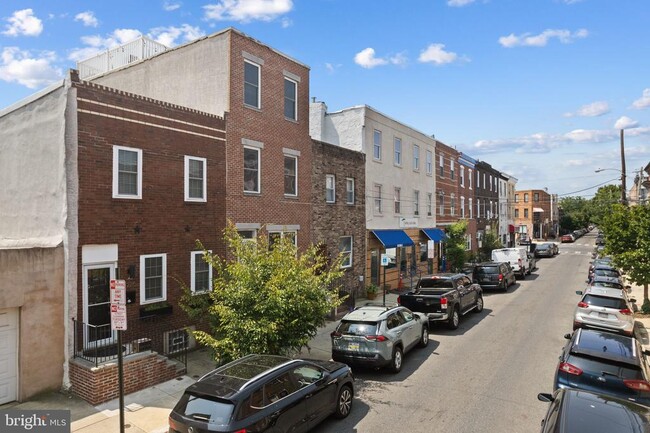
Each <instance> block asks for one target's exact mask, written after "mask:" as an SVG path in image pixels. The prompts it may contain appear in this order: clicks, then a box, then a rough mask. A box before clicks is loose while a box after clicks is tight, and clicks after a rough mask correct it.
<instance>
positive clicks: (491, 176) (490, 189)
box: [490, 175, 492, 191]
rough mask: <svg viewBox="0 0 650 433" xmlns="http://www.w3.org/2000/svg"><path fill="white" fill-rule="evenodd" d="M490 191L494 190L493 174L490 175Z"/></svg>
mask: <svg viewBox="0 0 650 433" xmlns="http://www.w3.org/2000/svg"><path fill="white" fill-rule="evenodd" d="M490 191H492V175H490Z"/></svg>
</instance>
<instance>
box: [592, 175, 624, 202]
mask: <svg viewBox="0 0 650 433" xmlns="http://www.w3.org/2000/svg"><path fill="white" fill-rule="evenodd" d="M605 170H613V171H618V172H619V173H621V204H623V206H625V205H627V199H626V197H625V172H624V171H623V170H619V169H618V168H599V169H596V170H594V172H595V173H600V172H601V171H605Z"/></svg>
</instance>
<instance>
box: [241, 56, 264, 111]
mask: <svg viewBox="0 0 650 433" xmlns="http://www.w3.org/2000/svg"><path fill="white" fill-rule="evenodd" d="M260 73H261V68H260V65H258V64H257V63H253V62H251V61H249V60H244V104H246V105H248V106H251V107H255V108H261V105H260V99H261V98H260V75H261V74H260Z"/></svg>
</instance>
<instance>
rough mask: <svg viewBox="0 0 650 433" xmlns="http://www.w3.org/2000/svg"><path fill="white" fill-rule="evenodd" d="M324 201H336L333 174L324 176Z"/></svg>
mask: <svg viewBox="0 0 650 433" xmlns="http://www.w3.org/2000/svg"><path fill="white" fill-rule="evenodd" d="M325 201H326V202H327V203H334V202H335V201H336V178H335V177H334V175H333V174H327V175H325Z"/></svg>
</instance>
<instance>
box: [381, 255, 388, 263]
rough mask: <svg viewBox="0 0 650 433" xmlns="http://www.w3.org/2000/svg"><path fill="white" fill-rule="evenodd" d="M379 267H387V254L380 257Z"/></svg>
mask: <svg viewBox="0 0 650 433" xmlns="http://www.w3.org/2000/svg"><path fill="white" fill-rule="evenodd" d="M381 265H382V266H388V254H382V255H381Z"/></svg>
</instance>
